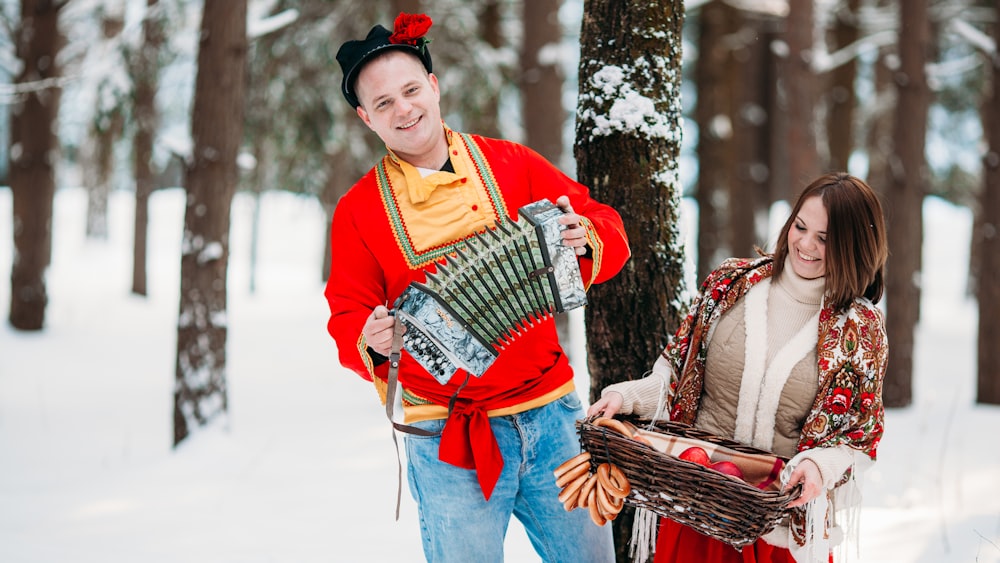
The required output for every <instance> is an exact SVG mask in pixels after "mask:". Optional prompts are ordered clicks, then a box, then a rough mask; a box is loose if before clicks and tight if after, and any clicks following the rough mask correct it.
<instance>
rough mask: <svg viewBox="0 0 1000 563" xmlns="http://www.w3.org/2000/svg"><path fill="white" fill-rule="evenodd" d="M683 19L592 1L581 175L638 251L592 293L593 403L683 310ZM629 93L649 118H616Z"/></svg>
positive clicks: (676, 0) (624, 547)
mask: <svg viewBox="0 0 1000 563" xmlns="http://www.w3.org/2000/svg"><path fill="white" fill-rule="evenodd" d="M683 21H684V6H683V3H682V2H681V0H672V1H670V2H661V3H655V4H654V3H650V4H643V5H641V6H638V5H634V4H629V3H623V2H618V1H616V0H587V1H586V2H585V4H584V14H583V23H582V27H581V34H580V44H581V53H580V68H579V84H580V100H579V106H578V110H577V126H576V145H575V154H576V161H577V176H578V178H579V180H580V182H582V183H583V184H585V185H587V186H590V188H591V190H592V192H593V194H594V197H595V198H596V199H598V200H599V201H603V202H605V203H608V204H610V205H611V206H613V207H614V208H615V209H617V210H618V211H619V212H620V213H621V214H622V216H623V217H624V218H625V231H626V233H627V235H628V237H629V241H630V245H631V249H632V258H631V260H629V261H628V263H626V264H625V267H624V268H623V269H622V271H621V273H619V274H618V275H617V276H615V278H613V279H612V280H610V281H608V282H605V283H603V284H600V285H597V286H594V287H592V288H591V289H590V291H589V293H588V302H589V304H588V306H587V308H586V310H585V320H586V324H587V350H588V354H589V355H588V358H589V361H588V365H589V368H590V374H591V400H594V399H595V398H596V397H597V396H598V394H599V393H600V390H601V389H603V388H604V387H605V386H607V385H609V384H611V383H614V382H617V381H623V380H627V379H632V378H640V377H642V376H643V374H644V373H645V372H646V371H647V370H648V369H649V367H650V366H651V365H652V364H653V362H654V360H655V359H656V357H657V356H658V354H659V353H660V351H661V350H662V349H663V346H664V345H665V343H666V341H667V338H668V336H669V335H670V334H671V333H672V332H673V331H674V330H675V328H676V326H677V324H678V323H679V320H680V317H681V314H682V311H681V305H680V303H681V302H682V299H681V295H682V294H683V264H684V257H683V241H682V239H681V237H680V233H679V229H678V226H677V217H678V211H679V204H680V197H681V184H680V181H679V178H678V171H677V158H678V155H679V154H680V143H681V106H680V99H679V96H680V82H681V47H682V44H681V29H682V25H683ZM609 45H613V48H612V47H609ZM609 91H614V92H616V94H615V95H613V96H609V95H607V94H606V92H609ZM626 96H630V97H632V98H633V99H632V100H631V101H630V102H634V101H635V100H636V99H639V98H641V99H643V100H645V101H647V102H648V107H647V109H646V110H645V111H644V112H643V114H642V119H641V120H639V119H634V120H629V121H625V120H618V119H616V116H617V115H618V113H617V111H620V110H622V109H623V107H622V105H621V102H622V100H623V99H624V98H625V97H626ZM616 103H619V106H618V107H615V104H616ZM631 107H636V106H635V104H634V103H633V104H632V106H631ZM632 117H633V118H635V117H637V116H634V115H633V116H632ZM612 171H613V172H612ZM633 518H634V515H633V512H632V511H630V510H629V511H625V512H624V513H623V514H622V515H621V516H620V517H619V518H618V519H616V520H615V521H614V523H613V526H614V534H615V543H616V552H617V558H618V560H619V561H627V560H628V539H629V534H630V527H631V521H632V520H633Z"/></svg>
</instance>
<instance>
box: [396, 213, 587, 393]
mask: <svg viewBox="0 0 1000 563" xmlns="http://www.w3.org/2000/svg"><path fill="white" fill-rule="evenodd" d="M563 213H564V212H563V211H562V210H561V209H560V208H559V207H557V206H556V205H555V204H553V203H552V202H550V201H549V200H545V199H543V200H540V201H536V202H534V203H531V204H529V205H526V206H524V207H522V208H520V209H519V210H518V220H517V221H511V220H508V219H506V218H505V219H503V220H502V221H501V222H499V223H497V224H496V226H495V227H493V228H491V229H487V230H485V231H484V232H482V233H475V234H474V235H472V236H471V237H470V238H468V239H466V240H465V241H464V243H463V245H462V246H460V247H457V248H456V249H455V252H454V254H453V255H448V256H446V257H445V263H444V264H440V263H439V264H438V267H437V271H436V272H434V273H432V272H427V273H426V281H425V282H424V283H419V282H411V283H410V285H409V286H408V287H407V288H406V290H405V291H404V292H403V293H402V295H400V297H399V298H398V299H397V300H396V302H395V303H394V304H393V308H394V314H395V315H396V319H397V322H402V323H403V325H405V327H406V332H405V333H404V334H403V349H405V350H406V351H407V352H408V353H409V354H410V356H412V357H413V358H414V359H416V360H417V362H419V363H420V365H422V366H423V367H424V368H425V369H426V370H427V371H428V372H429V373H430V374H431V375H433V376H434V378H435V379H436V380H437V381H438V382H439V383H441V384H442V385H444V384H445V383H447V382H448V380H450V379H451V377H452V376H453V375H454V374H455V373H456V372H457V371H458V370H459V369H462V370H465V371H466V372H468V373H469V374H471V375H474V376H476V377H480V376H482V375H483V373H484V372H485V371H486V370H487V369H488V368H489V367H490V365H492V364H493V361H494V360H496V358H497V356H498V355H499V353H500V351H501V350H503V349H504V348H505V347H506V346H507V345H509V344H510V343H511V342H512V341H513V340H514V339H516V338H518V337H519V336H521V335H523V334H524V333H525V332H526V331H528V330H530V329H531V328H532V327H533V326H535V325H536V324H537V323H539V322H541V321H542V320H543V319H546V318H547V317H550V316H552V315H553V314H554V313H563V312H565V311H569V310H571V309H574V308H576V307H580V306H583V305H585V304H586V302H587V296H586V292H585V290H584V287H583V280H582V278H581V276H580V265H579V263H578V262H577V257H576V252H575V249H573V248H570V247H567V246H565V245H563V244H562V236H561V235H560V231H562V230H564V229H565V228H566V226H565V225H560V224H559V221H558V219H559V217H560V216H561V215H563Z"/></svg>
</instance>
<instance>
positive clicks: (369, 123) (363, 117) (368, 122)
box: [354, 106, 372, 129]
mask: <svg viewBox="0 0 1000 563" xmlns="http://www.w3.org/2000/svg"><path fill="white" fill-rule="evenodd" d="M354 110H355V111H357V112H358V117H360V118H361V121H364V122H365V125H367V126H368V128H369V129H371V128H372V120H371V119H368V112H367V111H365V108H363V107H361V106H358V107H356V108H354Z"/></svg>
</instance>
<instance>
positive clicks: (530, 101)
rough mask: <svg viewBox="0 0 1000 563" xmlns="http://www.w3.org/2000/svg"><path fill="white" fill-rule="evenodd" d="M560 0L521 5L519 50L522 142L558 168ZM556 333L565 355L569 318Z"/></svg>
mask: <svg viewBox="0 0 1000 563" xmlns="http://www.w3.org/2000/svg"><path fill="white" fill-rule="evenodd" d="M561 4H562V0H535V1H532V2H525V3H524V11H523V17H522V21H523V22H524V43H523V45H522V47H521V69H520V70H521V78H520V81H519V83H520V86H521V119H522V121H523V122H524V143H525V144H526V145H527V146H529V147H531V148H533V149H535V150H536V151H538V153H539V154H541V155H542V156H544V157H545V158H546V159H548V161H549V162H551V163H553V164H555V165H556V166H559V165H560V162H561V161H562V156H563V126H564V124H565V122H566V110H565V109H564V108H563V104H562V88H563V77H562V69H561V68H560V67H559V59H558V57H555V56H553V55H554V53H555V52H558V50H555V51H553V48H554V47H555V46H556V45H559V43H560V42H561V41H562V26H560V25H559V7H560V5H561ZM555 319H556V330H557V331H558V333H559V341H560V342H562V343H563V347H564V348H566V352H567V354H569V353H570V349H569V348H570V347H569V346H567V345H566V344H567V343H568V342H569V339H570V330H569V315H567V314H565V313H563V314H557V315H556V316H555Z"/></svg>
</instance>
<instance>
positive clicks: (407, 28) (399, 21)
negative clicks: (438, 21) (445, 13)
mask: <svg viewBox="0 0 1000 563" xmlns="http://www.w3.org/2000/svg"><path fill="white" fill-rule="evenodd" d="M432 23H433V22H432V21H431V18H430V17H429V16H427V15H426V14H404V13H400V14H399V15H398V16H396V23H395V24H393V30H392V35H390V36H389V43H392V44H394V45H402V44H407V45H415V46H418V47H419V46H421V44H422V43H426V40H424V41H421V39H424V35H425V34H426V33H427V30H428V29H430V28H431V24H432Z"/></svg>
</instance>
